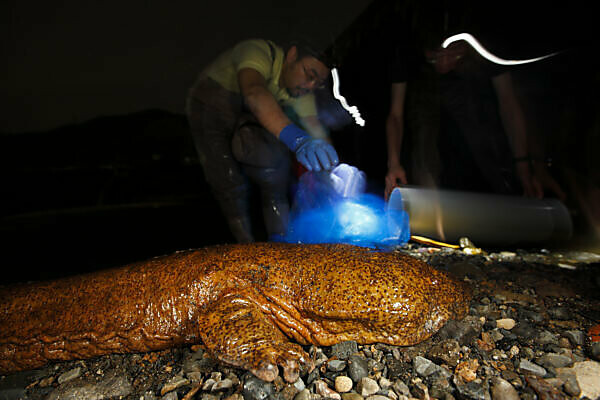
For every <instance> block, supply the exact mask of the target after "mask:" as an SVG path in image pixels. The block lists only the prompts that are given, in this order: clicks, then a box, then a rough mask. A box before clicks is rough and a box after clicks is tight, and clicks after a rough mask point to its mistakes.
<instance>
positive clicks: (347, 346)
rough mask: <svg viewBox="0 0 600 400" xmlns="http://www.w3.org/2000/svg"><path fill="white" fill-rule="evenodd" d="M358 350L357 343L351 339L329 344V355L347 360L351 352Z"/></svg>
mask: <svg viewBox="0 0 600 400" xmlns="http://www.w3.org/2000/svg"><path fill="white" fill-rule="evenodd" d="M357 352H358V344H357V343H356V342H355V341H353V340H348V341H345V342H342V343H337V344H334V345H333V346H331V356H332V357H337V358H338V359H340V360H347V359H348V357H350V356H351V355H352V354H354V353H357Z"/></svg>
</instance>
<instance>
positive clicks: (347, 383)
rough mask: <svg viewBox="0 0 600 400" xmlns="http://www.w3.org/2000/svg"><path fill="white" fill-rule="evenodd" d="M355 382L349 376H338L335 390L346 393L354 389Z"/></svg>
mask: <svg viewBox="0 0 600 400" xmlns="http://www.w3.org/2000/svg"><path fill="white" fill-rule="evenodd" d="M353 385H354V382H352V379H350V378H349V377H347V376H343V375H342V376H338V377H336V378H335V390H336V391H337V392H339V393H345V392H349V391H350V390H352V386H353Z"/></svg>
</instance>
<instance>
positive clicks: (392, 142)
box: [385, 82, 407, 199]
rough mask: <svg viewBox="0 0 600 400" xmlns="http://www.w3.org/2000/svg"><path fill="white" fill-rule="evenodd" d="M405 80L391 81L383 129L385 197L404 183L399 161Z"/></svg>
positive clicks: (404, 174)
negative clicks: (388, 107)
mask: <svg viewBox="0 0 600 400" xmlns="http://www.w3.org/2000/svg"><path fill="white" fill-rule="evenodd" d="M405 95H406V82H400V83H393V84H392V93H391V101H390V112H389V114H388V117H387V120H386V125H385V130H386V138H387V155H388V172H387V175H386V177H385V198H386V199H387V198H389V196H390V194H391V193H392V190H393V189H394V188H395V187H396V186H398V183H401V184H406V183H407V179H406V172H405V171H404V168H403V167H402V164H401V163H400V152H401V150H402V138H403V136H404V99H405Z"/></svg>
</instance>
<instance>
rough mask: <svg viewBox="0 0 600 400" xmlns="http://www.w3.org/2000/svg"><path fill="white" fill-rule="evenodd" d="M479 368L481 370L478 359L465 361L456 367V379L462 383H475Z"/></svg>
mask: <svg viewBox="0 0 600 400" xmlns="http://www.w3.org/2000/svg"><path fill="white" fill-rule="evenodd" d="M477 368H479V361H477V360H476V359H471V360H466V361H463V362H461V363H459V364H458V365H457V366H456V369H455V370H454V373H455V375H454V377H455V378H459V379H460V380H461V381H462V382H471V381H474V380H475V379H476V378H477Z"/></svg>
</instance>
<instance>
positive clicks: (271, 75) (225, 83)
mask: <svg viewBox="0 0 600 400" xmlns="http://www.w3.org/2000/svg"><path fill="white" fill-rule="evenodd" d="M284 57H285V53H284V51H283V49H282V48H281V47H279V46H277V45H276V44H275V43H273V42H271V41H266V40H262V39H250V40H244V41H243V42H240V43H238V44H237V45H236V46H234V47H233V48H232V49H229V50H227V51H225V52H224V53H222V54H221V55H220V56H219V57H217V59H216V60H215V61H214V62H213V63H212V64H210V65H209V66H208V67H206V69H205V70H204V74H205V75H206V76H208V77H210V78H211V79H213V80H214V81H216V82H217V83H219V84H220V85H221V86H222V87H223V88H225V89H227V90H229V91H230V92H235V93H240V85H239V83H238V72H239V71H240V70H241V69H243V68H252V69H254V70H256V71H258V73H260V74H261V75H262V76H263V77H264V78H265V81H266V83H267V89H268V90H269V92H271V94H273V96H274V97H275V99H276V100H277V102H279V104H281V105H283V106H291V107H292V108H293V109H294V111H295V112H296V113H297V114H298V116H299V117H308V116H313V115H317V107H316V105H315V97H314V95H313V94H312V93H311V94H307V95H304V96H302V97H299V98H294V97H291V96H290V95H289V93H288V91H287V90H286V89H285V88H281V87H280V86H279V78H280V77H281V70H282V68H283V60H284Z"/></svg>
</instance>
